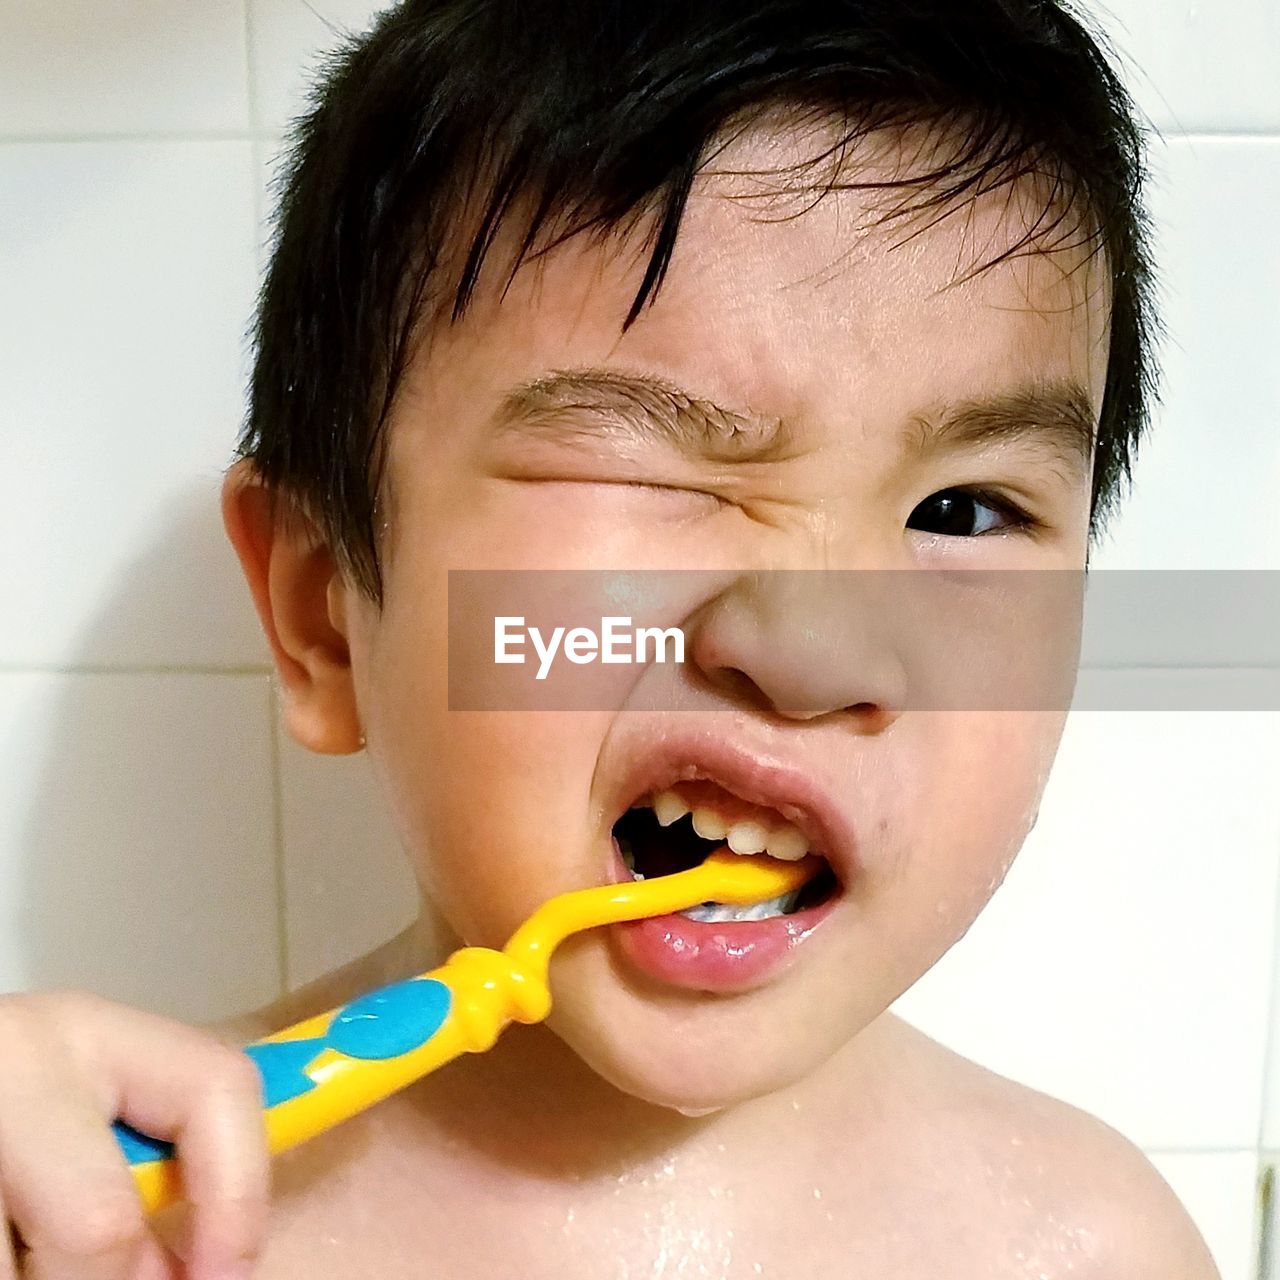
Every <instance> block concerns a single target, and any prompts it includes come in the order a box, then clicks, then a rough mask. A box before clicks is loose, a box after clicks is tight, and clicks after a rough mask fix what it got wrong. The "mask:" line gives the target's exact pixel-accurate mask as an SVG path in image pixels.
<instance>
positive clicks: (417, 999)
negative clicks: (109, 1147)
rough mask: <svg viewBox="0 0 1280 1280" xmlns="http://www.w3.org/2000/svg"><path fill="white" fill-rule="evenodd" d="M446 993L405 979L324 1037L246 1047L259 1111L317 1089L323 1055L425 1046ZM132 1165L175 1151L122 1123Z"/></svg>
mask: <svg viewBox="0 0 1280 1280" xmlns="http://www.w3.org/2000/svg"><path fill="white" fill-rule="evenodd" d="M451 995H452V993H451V992H450V990H449V988H448V987H447V986H445V984H444V983H443V982H437V981H436V980H435V979H434V978H407V979H405V980H404V981H403V982H394V983H392V984H391V985H390V986H388V987H383V988H382V989H381V990H379V991H372V992H370V993H369V994H367V995H362V996H359V997H358V998H357V999H355V1000H352V1001H351V1002H350V1003H349V1004H346V1005H343V1007H342V1008H341V1009H339V1010H338V1011H337V1013H335V1014H334V1016H333V1019H332V1021H331V1022H330V1023H329V1026H328V1029H327V1030H326V1032H325V1034H324V1035H323V1036H313V1037H310V1038H309V1039H306V1040H275V1041H269V1042H267V1043H265V1044H263V1043H259V1044H251V1045H248V1046H246V1048H245V1049H244V1052H245V1053H247V1054H248V1055H249V1057H250V1058H251V1059H252V1060H253V1063H254V1065H255V1066H256V1067H257V1068H258V1074H259V1075H260V1076H261V1077H262V1093H263V1106H264V1107H265V1108H266V1109H267V1110H270V1109H271V1108H272V1107H274V1106H278V1105H279V1104H280V1103H282V1102H288V1101H289V1100H290V1099H291V1098H299V1097H301V1096H302V1095H303V1094H304V1093H309V1092H310V1091H311V1090H312V1089H314V1088H315V1087H316V1082H315V1081H314V1080H313V1079H312V1078H311V1077H310V1076H309V1075H307V1068H308V1067H309V1066H310V1065H311V1063H312V1062H314V1061H315V1059H316V1058H318V1057H319V1056H320V1054H322V1053H323V1052H324V1051H325V1050H326V1049H334V1050H336V1051H337V1052H338V1053H341V1054H344V1055H345V1056H346V1057H348V1058H360V1059H363V1060H365V1061H376V1062H384V1061H386V1060H387V1059H390V1058H398V1057H400V1056H401V1055H402V1054H406V1053H409V1052H410V1051H411V1050H413V1049H417V1048H418V1047H419V1046H421V1045H424V1044H426V1042H427V1041H428V1040H430V1039H431V1037H432V1036H433V1035H435V1033H436V1032H437V1031H438V1030H439V1029H440V1027H441V1025H442V1024H443V1023H444V1020H445V1018H447V1017H448V1016H449V1006H450V1003H451ZM111 1127H112V1130H113V1131H114V1132H115V1135H116V1141H117V1142H118V1143H119V1144H120V1148H121V1150H122V1151H123V1152H124V1156H125V1159H126V1160H127V1161H128V1162H129V1163H130V1164H131V1165H134V1164H147V1163H149V1162H151V1161H153V1160H166V1159H169V1158H170V1157H172V1156H173V1154H174V1146H173V1143H171V1142H163V1141H161V1140H160V1139H158V1138H149V1137H148V1136H147V1135H146V1134H144V1133H139V1132H138V1131H137V1130H136V1129H134V1128H132V1127H131V1126H130V1125H127V1124H125V1122H124V1121H123V1120H117V1121H116V1122H115V1123H114V1124H113V1125H112V1126H111Z"/></svg>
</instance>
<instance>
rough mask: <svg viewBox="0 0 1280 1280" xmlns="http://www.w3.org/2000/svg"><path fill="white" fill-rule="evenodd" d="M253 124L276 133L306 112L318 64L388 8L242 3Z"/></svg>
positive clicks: (355, 1)
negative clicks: (247, 35)
mask: <svg viewBox="0 0 1280 1280" xmlns="http://www.w3.org/2000/svg"><path fill="white" fill-rule="evenodd" d="M248 6H249V27H250V30H251V31H252V33H253V46H252V56H251V59H250V69H251V83H252V88H253V104H254V124H255V125H256V126H257V127H258V128H260V129H265V130H270V131H272V132H277V133H278V132H280V131H281V130H283V129H284V128H285V126H286V125H287V124H288V123H289V121H290V120H291V119H292V118H293V117H294V116H296V115H299V114H300V113H301V112H302V111H304V110H305V108H306V90H307V87H308V86H309V84H310V83H311V81H312V77H313V75H314V72H315V71H316V69H317V67H318V66H319V59H320V58H321V57H323V55H324V54H325V53H327V52H328V51H330V50H332V49H333V48H335V47H336V46H337V45H338V44H340V43H341V41H342V39H343V38H344V37H345V36H346V35H347V34H348V33H359V32H361V31H364V30H366V29H367V28H368V26H369V24H370V22H371V20H372V18H373V17H374V15H375V14H377V13H379V12H380V11H381V10H383V9H385V8H387V7H388V5H387V4H386V3H385V2H382V3H379V2H378V0H307V2H306V3H303V0H248Z"/></svg>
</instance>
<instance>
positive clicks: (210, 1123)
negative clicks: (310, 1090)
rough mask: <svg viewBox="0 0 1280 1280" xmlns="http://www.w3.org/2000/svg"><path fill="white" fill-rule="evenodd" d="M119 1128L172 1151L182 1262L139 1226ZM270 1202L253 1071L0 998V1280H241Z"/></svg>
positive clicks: (112, 1016) (213, 1052)
mask: <svg viewBox="0 0 1280 1280" xmlns="http://www.w3.org/2000/svg"><path fill="white" fill-rule="evenodd" d="M116 1119H122V1120H125V1121H126V1122H127V1123H129V1124H131V1125H132V1126H133V1127H134V1128H136V1129H139V1130H140V1131H142V1132H143V1133H146V1134H148V1135H149V1136H151V1137H156V1138H163V1139H167V1140H169V1141H171V1142H173V1143H174V1144H175V1146H176V1148H177V1158H178V1161H179V1164H180V1166H181V1170H182V1178H183V1183H184V1185H185V1188H186V1197H187V1204H188V1206H189V1207H188V1208H186V1209H185V1210H184V1212H185V1213H186V1214H188V1215H189V1216H188V1219H187V1223H186V1227H187V1229H186V1231H185V1232H184V1235H185V1236H186V1240H185V1244H184V1246H183V1247H181V1252H182V1254H183V1255H184V1258H185V1260H183V1259H180V1258H178V1257H177V1256H176V1255H175V1254H174V1253H173V1252H172V1251H171V1250H170V1249H169V1248H168V1247H167V1246H166V1245H165V1243H164V1242H163V1241H162V1240H161V1238H160V1237H159V1235H158V1234H157V1233H156V1231H155V1230H154V1228H153V1226H152V1224H151V1223H150V1222H148V1220H147V1217H146V1215H145V1213H144V1212H143V1208H142V1204H141V1201H140V1200H139V1198H138V1193H137V1190H136V1188H135V1186H134V1181H133V1175H132V1173H131V1172H130V1170H129V1165H128V1163H127V1162H126V1160H125V1158H124V1154H123V1152H122V1151H121V1149H120V1147H119V1146H118V1144H117V1142H116V1139H115V1136H114V1135H113V1134H112V1132H111V1123H112V1121H113V1120H116ZM269 1192H270V1157H269V1154H268V1151H267V1140H266V1132H265V1128H264V1125H263V1120H262V1084H261V1078H260V1077H259V1075H258V1072H257V1069H256V1068H255V1067H254V1065H253V1062H252V1060H251V1059H250V1058H249V1057H248V1056H247V1055H245V1054H243V1053H241V1052H240V1051H239V1050H237V1049H235V1048H232V1047H231V1046H228V1045H226V1044H223V1043H222V1042H221V1041H219V1040H217V1039H216V1038H214V1036H212V1035H211V1034H209V1033H208V1032H205V1031H200V1030H197V1029H196V1028H194V1027H189V1026H186V1025H185V1024H183V1023H180V1022H175V1021H171V1020H169V1019H167V1018H162V1017H159V1016H158V1015H156V1014H151V1013H145V1012H143V1011H141V1010H138V1009H132V1008H128V1007H126V1006H124V1005H118V1004H114V1003H112V1002H111V1001H109V1000H105V999H102V998H101V997H99V996H95V995H91V994H89V993H87V992H81V991H49V992H37V993H32V994H24V995H2V994H0V1224H3V1223H6V1222H7V1223H8V1224H9V1230H8V1232H7V1233H6V1232H5V1231H3V1230H0V1280H17V1278H18V1277H22V1280H28V1278H30V1280H232V1277H243V1276H247V1275H248V1274H249V1267H250V1263H251V1261H252V1259H253V1258H255V1257H256V1256H257V1255H258V1254H259V1253H260V1252H261V1250H262V1247H263V1245H264V1243H265V1239H266V1220H267V1205H268V1198H269ZM15 1236H16V1237H17V1238H15ZM237 1268H239V1269H238V1270H237Z"/></svg>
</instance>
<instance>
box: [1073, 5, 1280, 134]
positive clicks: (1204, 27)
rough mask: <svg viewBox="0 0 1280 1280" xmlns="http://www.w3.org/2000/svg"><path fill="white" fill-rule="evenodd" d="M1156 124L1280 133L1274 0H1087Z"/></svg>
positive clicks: (1279, 29)
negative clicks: (1212, 1) (1211, 1)
mask: <svg viewBox="0 0 1280 1280" xmlns="http://www.w3.org/2000/svg"><path fill="white" fill-rule="evenodd" d="M1079 8H1080V9H1082V10H1083V11H1084V12H1085V13H1087V14H1088V15H1090V17H1092V18H1093V19H1094V20H1096V21H1097V22H1098V24H1099V25H1100V26H1101V27H1102V29H1103V31H1104V32H1105V33H1106V34H1107V36H1108V37H1109V38H1110V40H1111V42H1112V44H1113V45H1114V46H1115V48H1116V51H1117V53H1118V54H1119V56H1120V61H1121V66H1122V69H1123V70H1124V72H1125V80H1126V82H1127V83H1128V84H1129V86H1130V90H1131V92H1132V93H1133V95H1134V97H1135V98H1136V99H1137V102H1138V105H1139V107H1141V108H1142V109H1143V110H1144V111H1145V112H1146V113H1147V116H1148V117H1149V118H1150V119H1151V121H1152V122H1153V123H1154V124H1156V125H1157V126H1158V127H1159V128H1160V129H1161V130H1163V131H1166V132H1167V131H1173V132H1176V133H1263V132H1268V133H1275V132H1276V131H1277V130H1280V76H1277V74H1276V68H1277V67H1280V8H1277V6H1276V5H1275V4H1273V3H1271V0H1221V2H1220V3H1217V4H1201V3H1200V2H1199V0H1110V2H1109V3H1106V4H1104V3H1102V2H1101V0H1080V3H1079Z"/></svg>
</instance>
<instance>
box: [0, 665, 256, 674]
mask: <svg viewBox="0 0 1280 1280" xmlns="http://www.w3.org/2000/svg"><path fill="white" fill-rule="evenodd" d="M271 671H272V668H271V665H270V663H266V662H260V663H228V664H226V665H225V666H223V665H220V664H218V663H183V662H132V663H126V662H122V663H119V664H116V663H111V662H98V663H95V662H70V663H64V664H58V663H50V664H49V665H47V666H46V665H42V664H39V663H25V662H0V676H263V675H270V674H271Z"/></svg>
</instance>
